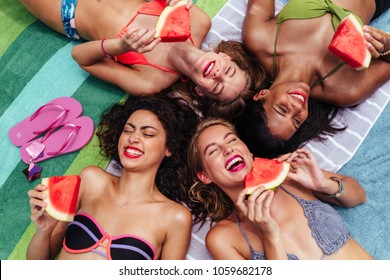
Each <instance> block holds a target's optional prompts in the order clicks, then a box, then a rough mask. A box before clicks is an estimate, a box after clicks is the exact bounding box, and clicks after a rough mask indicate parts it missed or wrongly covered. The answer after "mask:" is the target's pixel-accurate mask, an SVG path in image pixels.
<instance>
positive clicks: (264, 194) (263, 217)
mask: <svg viewBox="0 0 390 280" xmlns="http://www.w3.org/2000/svg"><path fill="white" fill-rule="evenodd" d="M245 197H246V190H245V189H244V190H243V191H241V193H240V195H239V197H238V199H237V203H236V205H237V208H238V209H240V211H241V212H242V213H243V214H244V215H245V216H246V217H247V218H248V220H249V221H251V222H252V223H254V224H255V225H256V227H257V228H258V229H259V230H260V231H261V232H262V233H264V234H269V235H272V234H275V233H278V234H279V232H280V229H279V226H278V224H277V222H276V221H275V220H274V219H273V218H272V216H271V211H270V209H271V203H272V199H273V197H274V192H273V191H272V190H264V187H259V188H257V189H256V190H255V191H253V193H252V194H251V195H250V196H249V198H248V200H247V201H246V200H245Z"/></svg>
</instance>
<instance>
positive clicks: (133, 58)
mask: <svg viewBox="0 0 390 280" xmlns="http://www.w3.org/2000/svg"><path fill="white" fill-rule="evenodd" d="M165 7H166V0H152V1H150V2H147V3H145V4H144V5H143V6H142V7H141V8H139V10H138V11H137V12H136V14H135V15H134V16H133V17H132V18H131V19H130V21H129V23H128V24H127V25H126V26H125V27H123V28H122V30H121V31H120V32H119V34H118V38H121V37H122V36H123V35H124V34H126V33H127V31H128V29H127V28H128V26H129V25H130V24H131V23H132V22H133V21H134V19H135V18H136V17H137V15H139V14H143V15H150V16H160V14H161V12H162V11H163V10H164V8H165ZM190 40H191V42H192V44H193V40H192V38H190ZM115 60H117V61H119V62H120V63H122V64H143V65H149V66H152V67H155V68H157V69H160V70H162V71H165V72H169V73H172V74H176V75H179V73H178V72H176V71H174V70H172V69H169V68H166V67H164V66H161V65H157V64H153V63H150V62H149V61H148V60H147V58H146V57H145V56H144V55H143V54H140V53H137V52H127V53H124V54H120V55H117V56H115Z"/></svg>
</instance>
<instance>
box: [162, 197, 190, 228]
mask: <svg viewBox="0 0 390 280" xmlns="http://www.w3.org/2000/svg"><path fill="white" fill-rule="evenodd" d="M160 211H161V213H164V216H165V217H168V218H169V219H170V220H171V221H170V222H172V223H173V222H174V223H175V224H187V223H189V222H190V223H191V221H192V216H191V212H190V210H188V209H187V208H186V207H185V206H184V205H182V204H180V203H177V202H175V201H172V200H170V199H168V200H167V201H165V203H164V205H163V206H162V209H160Z"/></svg>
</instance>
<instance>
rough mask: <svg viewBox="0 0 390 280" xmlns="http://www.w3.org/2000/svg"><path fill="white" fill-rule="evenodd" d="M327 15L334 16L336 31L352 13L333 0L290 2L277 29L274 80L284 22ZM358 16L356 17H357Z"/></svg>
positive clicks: (299, 0)
mask: <svg viewBox="0 0 390 280" xmlns="http://www.w3.org/2000/svg"><path fill="white" fill-rule="evenodd" d="M327 13H330V14H331V15H332V25H333V28H334V30H336V29H337V27H338V26H339V24H340V21H341V20H342V19H343V18H345V17H346V16H348V15H349V14H351V11H349V10H346V9H343V8H341V7H339V6H337V5H336V4H335V3H333V2H332V1H331V0H290V1H289V2H288V3H287V4H286V5H285V6H284V7H283V9H282V10H281V11H280V13H279V14H278V25H277V28H276V37H275V45H274V62H273V71H274V79H275V77H276V43H277V40H278V34H279V28H280V25H281V23H282V22H283V21H285V20H289V19H311V18H317V17H321V16H323V15H325V14H327ZM355 16H356V15H355ZM356 18H357V19H358V21H359V22H360V23H361V24H363V22H362V21H361V19H360V18H359V17H358V16H356ZM344 65H345V62H341V63H340V64H339V65H337V66H336V67H335V68H334V69H333V70H331V71H330V72H329V73H328V74H327V75H326V76H325V77H323V78H321V79H320V80H318V81H316V82H314V83H313V84H312V85H310V87H314V86H316V85H318V84H320V83H321V82H323V81H324V80H325V79H326V78H328V77H329V76H331V75H333V74H334V73H336V72H337V71H338V70H339V69H340V68H341V67H342V66H344Z"/></svg>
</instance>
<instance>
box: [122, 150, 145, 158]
mask: <svg viewBox="0 0 390 280" xmlns="http://www.w3.org/2000/svg"><path fill="white" fill-rule="evenodd" d="M124 155H125V156H126V157H129V158H136V157H140V156H142V155H143V152H142V151H141V150H140V149H137V148H135V147H125V149H124Z"/></svg>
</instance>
